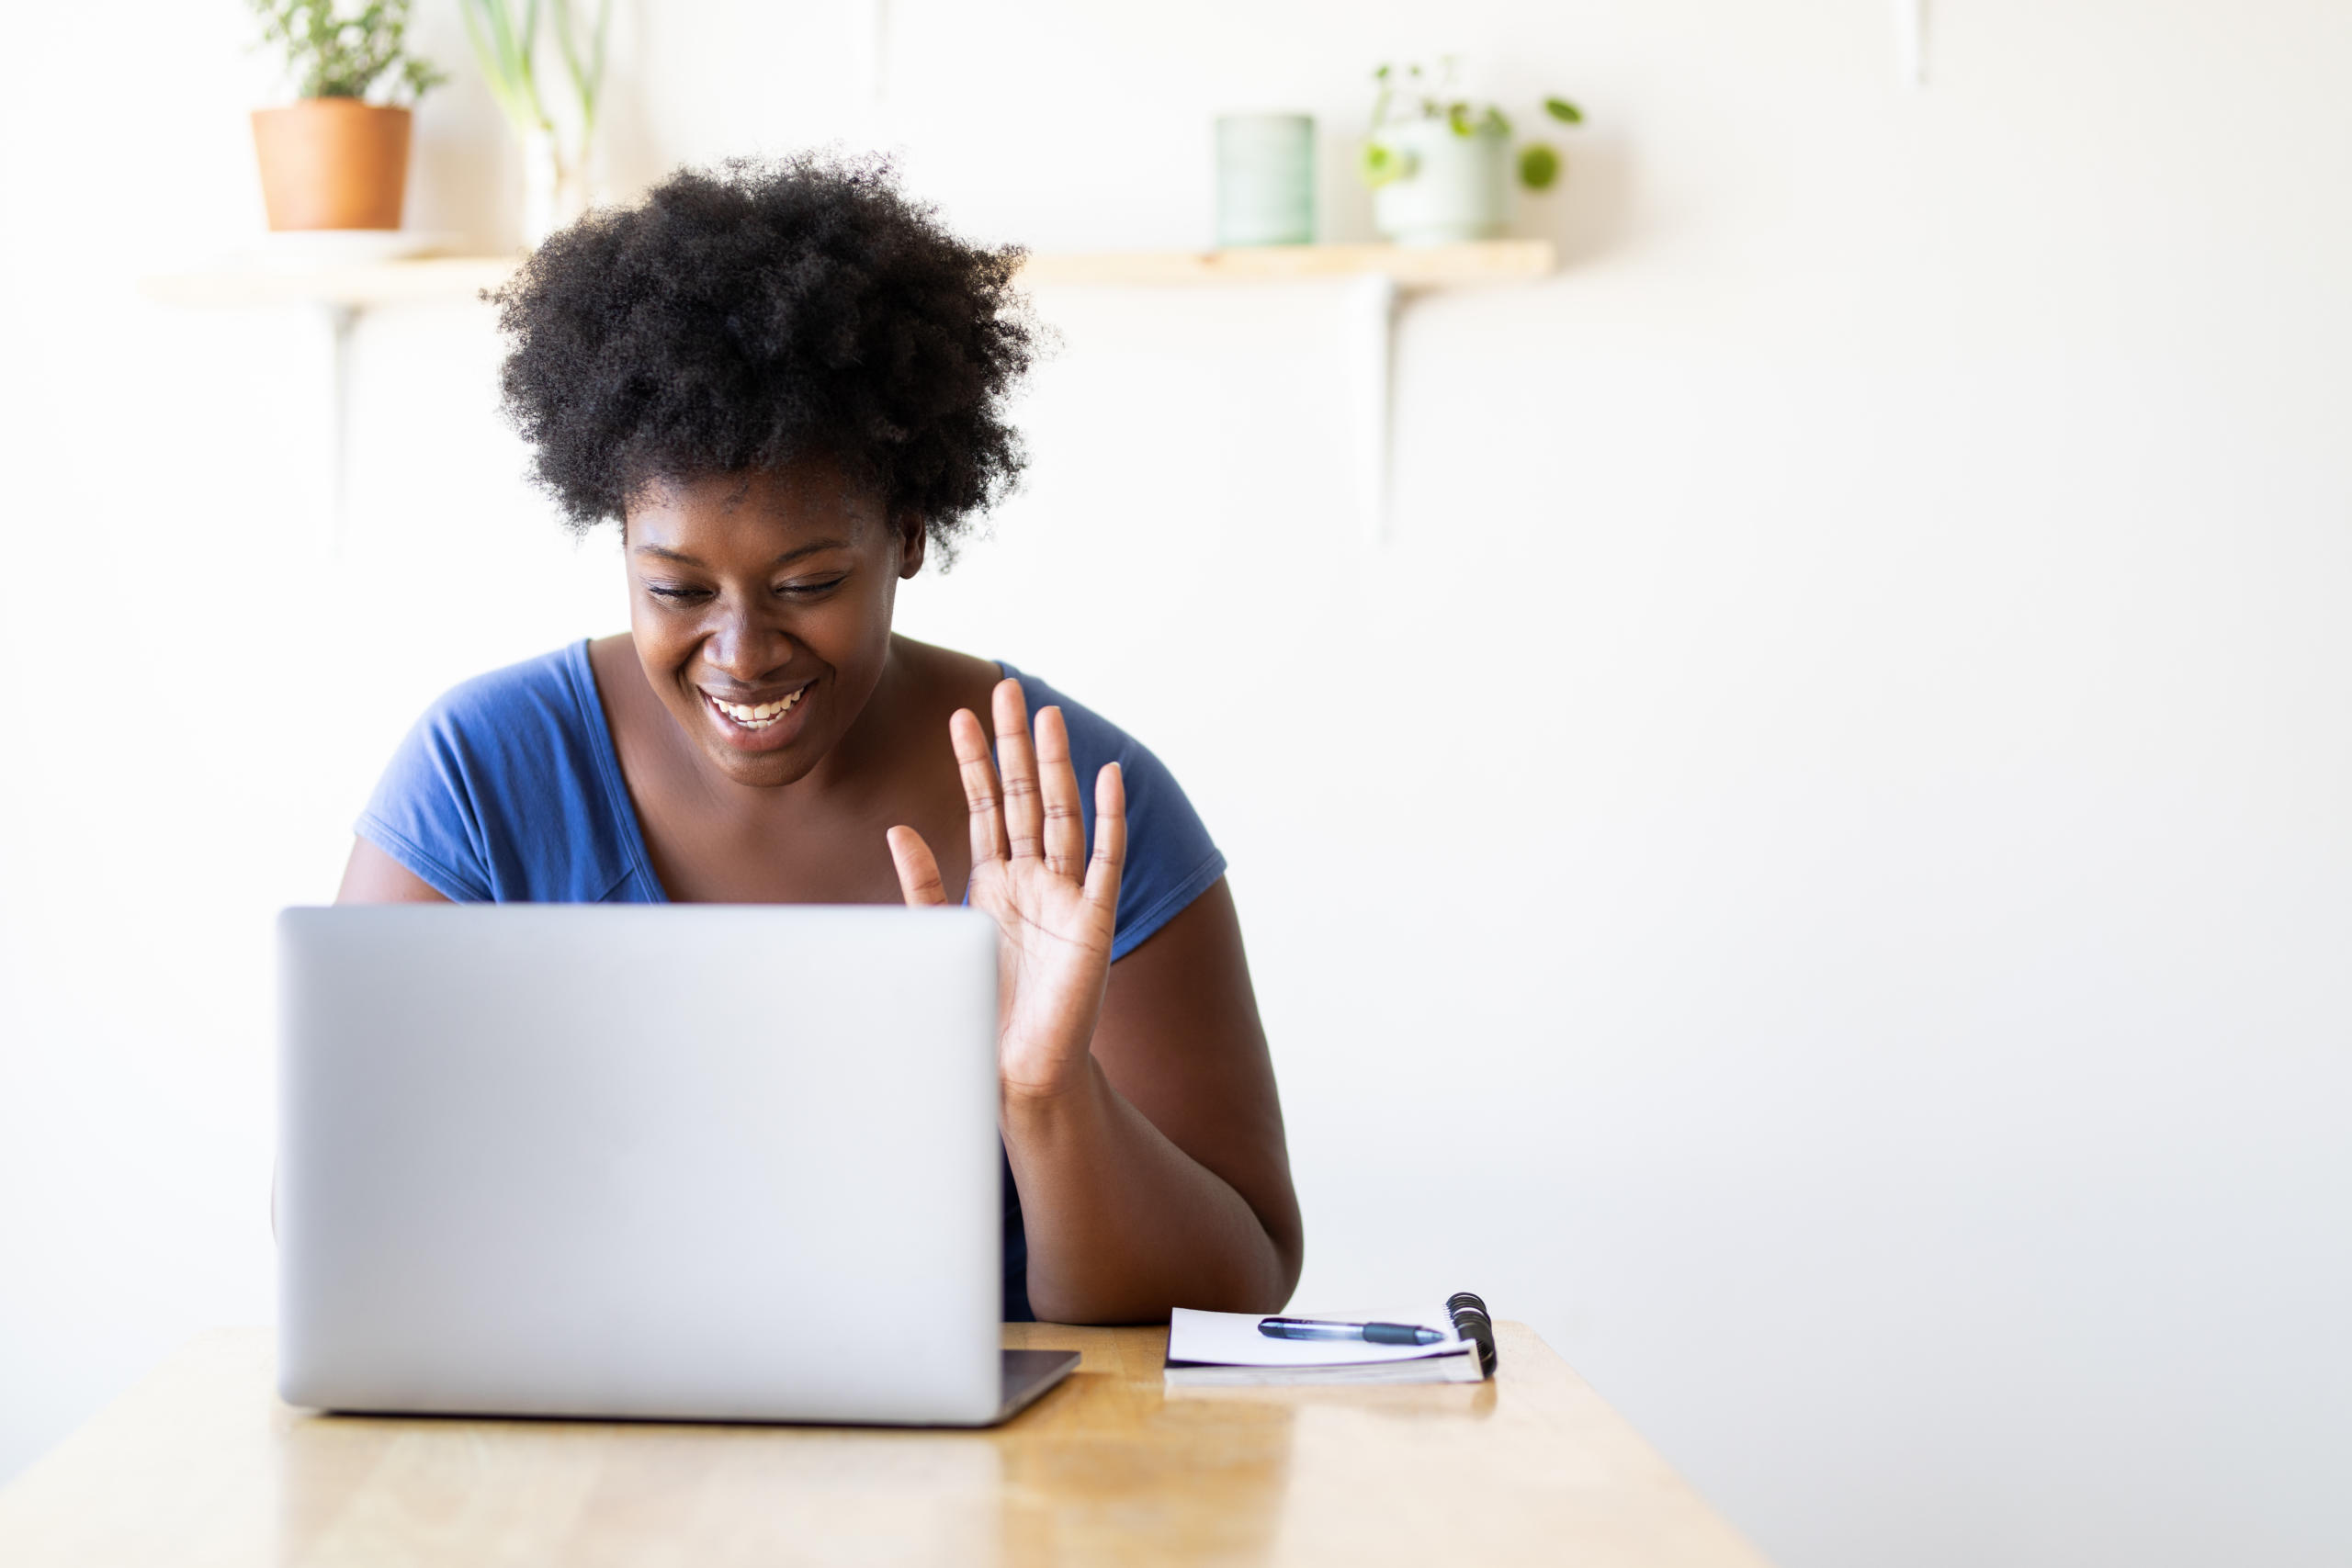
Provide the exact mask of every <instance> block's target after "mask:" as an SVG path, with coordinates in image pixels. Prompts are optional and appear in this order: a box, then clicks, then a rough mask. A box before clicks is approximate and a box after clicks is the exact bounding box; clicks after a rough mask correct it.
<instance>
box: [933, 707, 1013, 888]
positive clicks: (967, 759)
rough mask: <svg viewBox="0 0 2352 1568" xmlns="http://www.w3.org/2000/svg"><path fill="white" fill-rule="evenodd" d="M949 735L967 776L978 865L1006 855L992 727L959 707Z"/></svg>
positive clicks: (958, 764) (966, 795)
mask: <svg viewBox="0 0 2352 1568" xmlns="http://www.w3.org/2000/svg"><path fill="white" fill-rule="evenodd" d="M947 738H948V739H949V740H951V741H953V742H954V743H955V746H956V772H957V773H960V774H961V775H962V776H963V779H964V804H965V805H966V806H967V807H970V808H971V813H972V864H973V866H974V868H975V869H977V868H978V867H979V866H981V865H984V864H986V863H988V862H989V861H992V860H1002V859H1003V858H1004V816H1003V813H1002V812H1001V811H1000V810H999V809H998V804H997V792H996V764H994V763H993V762H990V761H989V737H988V731H986V730H984V729H982V728H980V716H979V715H978V714H976V713H974V712H973V711H972V710H971V709H970V708H957V709H956V716H955V717H953V718H951V719H949V720H948V721H947Z"/></svg>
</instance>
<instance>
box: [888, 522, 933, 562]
mask: <svg viewBox="0 0 2352 1568" xmlns="http://www.w3.org/2000/svg"><path fill="white" fill-rule="evenodd" d="M895 521H896V522H897V523H898V525H899V576H900V577H912V576H913V575H914V574H915V573H917V572H919V571H921V570H922V558H923V554H924V552H925V551H926V550H927V549H928V548H929V547H930V546H931V530H930V529H928V528H926V527H924V526H923V525H922V513H918V512H901V513H899V515H898V517H897V518H896V519H895Z"/></svg>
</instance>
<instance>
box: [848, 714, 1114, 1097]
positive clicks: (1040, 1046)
mask: <svg viewBox="0 0 2352 1568" xmlns="http://www.w3.org/2000/svg"><path fill="white" fill-rule="evenodd" d="M995 709H996V739H997V751H998V755H999V757H1000V758H1001V761H1002V762H1003V769H1004V772H1003V779H1002V782H1001V785H1000V783H999V780H998V775H997V768H996V765H995V764H994V763H992V762H991V761H989V739H988V735H987V733H986V732H985V731H984V730H982V729H981V728H980V721H979V718H978V716H976V715H975V714H973V712H972V711H971V709H969V708H961V709H958V710H957V711H956V716H954V717H953V718H951V719H950V720H948V724H947V733H948V738H949V739H950V740H952V741H953V742H954V744H955V748H956V767H957V769H958V770H959V771H960V772H961V773H962V774H963V779H964V798H965V801H966V802H967V805H968V806H969V807H970V808H971V826H972V882H971V894H970V898H971V904H972V907H973V908H976V909H981V910H985V911H986V912H987V913H988V914H989V915H990V916H991V917H993V918H994V919H995V920H996V923H997V931H998V932H999V933H1000V940H999V942H998V943H997V1041H998V1045H997V1052H998V1055H997V1063H998V1071H999V1073H1000V1075H1001V1077H1002V1079H1003V1082H1004V1087H1005V1089H1007V1090H1008V1091H1010V1092H1012V1093H1017V1094H1027V1095H1039V1096H1044V1095H1053V1094H1058V1093H1060V1092H1061V1091H1063V1090H1064V1089H1069V1088H1070V1087H1072V1086H1073V1085H1074V1084H1076V1083H1077V1082H1078V1081H1079V1080H1080V1077H1082V1075H1083V1073H1084V1071H1085V1067H1086V1061H1087V1051H1088V1048H1089V1046H1090V1045H1091V1043H1092V1042H1093V1039H1094V1026H1095V1023H1096V1021H1098V1020H1099V1019H1100V1018H1101V1017H1102V1013H1103V987H1104V985H1105V984H1106V983H1107V982H1108V981H1109V979H1110V975H1111V939H1112V936H1113V934H1114V931H1116V929H1117V924H1118V908H1119V874H1120V869H1121V867H1122V865H1123V864H1124V863H1125V858H1126V847H1127V813H1126V790H1125V782H1124V780H1122V778H1121V777H1120V774H1119V767H1118V764H1117V763H1115V762H1113V763H1109V764H1107V765H1105V766H1104V768H1103V771H1102V772H1101V773H1099V774H1097V775H1096V777H1095V780H1094V854H1093V857H1092V859H1091V860H1090V859H1089V858H1088V857H1087V853H1086V821H1085V818H1084V817H1083V816H1082V815H1081V814H1080V810H1079V794H1078V774H1077V772H1076V770H1075V769H1074V768H1073V767H1072V766H1071V763H1070V755H1069V730H1068V729H1067V728H1065V727H1064V726H1063V723H1062V714H1061V710H1060V709H1059V708H1051V707H1049V708H1045V709H1042V710H1040V712H1039V713H1038V715H1037V722H1036V735H1035V742H1034V743H1033V742H1032V739H1031V736H1030V727H1029V722H1028V705H1027V704H1026V703H1025V702H1024V701H1023V698H1022V694H1021V684H1020V682H1017V681H1011V680H1008V681H1004V682H1001V683H1000V684H999V685H998V686H997V688H996V695H995ZM889 840H890V859H891V861H892V863H894V864H895V865H896V866H897V867H898V872H899V888H900V890H901V891H902V892H903V893H904V894H905V895H906V900H907V902H908V903H909V904H910V905H915V906H927V905H938V904H944V903H946V902H947V890H946V888H945V887H944V886H942V884H941V882H940V879H939V862H938V859H937V857H935V856H934V855H933V853H932V852H931V846H930V845H928V844H926V843H924V842H923V839H922V834H921V833H918V832H916V831H915V830H914V829H912V828H903V827H901V828H893V829H890V834H889Z"/></svg>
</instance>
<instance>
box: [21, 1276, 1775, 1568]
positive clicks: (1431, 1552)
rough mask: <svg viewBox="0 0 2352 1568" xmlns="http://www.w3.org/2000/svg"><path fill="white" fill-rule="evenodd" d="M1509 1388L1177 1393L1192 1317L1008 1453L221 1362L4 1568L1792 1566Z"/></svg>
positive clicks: (230, 1337) (43, 1489)
mask: <svg viewBox="0 0 2352 1568" xmlns="http://www.w3.org/2000/svg"><path fill="white" fill-rule="evenodd" d="M1499 1332H1500V1348H1501V1354H1502V1359H1501V1369H1500V1372H1499V1374H1498V1377H1497V1378H1496V1380H1495V1381H1494V1382H1488V1383H1482V1384H1472V1385H1461V1384H1453V1385H1446V1384H1434V1385H1424V1386H1418V1387H1410V1388H1355V1389H1297V1388H1289V1389H1251V1390H1215V1391H1211V1390H1201V1391H1178V1392H1176V1393H1169V1392H1167V1391H1166V1390H1165V1389H1163V1387H1162V1385H1161V1382H1160V1375H1159V1361H1160V1352H1161V1349H1162V1348H1163V1346H1164V1345H1165V1344H1166V1341H1167V1333H1168V1331H1167V1330H1166V1329H1164V1328H1069V1327H1063V1326H1060V1325H1046V1324H1035V1325H1007V1327H1006V1329H1005V1343H1006V1344H1008V1345H1026V1346H1037V1347H1047V1348H1068V1349H1076V1350H1081V1351H1083V1352H1084V1353H1085V1360H1084V1362H1083V1363H1082V1364H1081V1366H1080V1370H1079V1371H1077V1372H1076V1373H1074V1374H1073V1375H1072V1376H1071V1377H1070V1379H1069V1381H1068V1382H1065V1383H1064V1384H1063V1385H1062V1386H1061V1387H1059V1388H1057V1389H1056V1390H1055V1391H1054V1392H1052V1393H1048V1394H1047V1395H1046V1397H1045V1398H1044V1399H1043V1400H1042V1401H1040V1402H1039V1403H1038V1404H1035V1406H1033V1407H1032V1408H1030V1409H1029V1410H1028V1411H1026V1412H1024V1413H1023V1414H1022V1415H1021V1416H1018V1417H1016V1418H1015V1419H1014V1420H1013V1421H1012V1422H1011V1423H1010V1424H1008V1425H1007V1426H1004V1427H999V1428H997V1429H995V1430H993V1431H988V1432H935V1431H913V1432H905V1431H895V1432H894V1431H881V1430H866V1429H847V1430H844V1429H841V1428H830V1429H829V1428H822V1427H695V1426H655V1425H605V1424H596V1423H586V1422H563V1421H474V1420H406V1419H397V1420H396V1419H388V1418H383V1417H354V1416H317V1415H312V1414H310V1413H308V1412H303V1411H296V1410H291V1409H288V1407H287V1406H285V1405H283V1404H279V1403H278V1402H277V1398H276V1396H275V1395H274V1394H273V1393H272V1392H271V1389H272V1383H273V1378H272V1365H271V1359H272V1340H271V1337H270V1335H269V1333H268V1332H267V1331H266V1330H260V1329H254V1330H223V1331H220V1332H218V1333H214V1334H210V1335H207V1336H205V1337H202V1338H200V1339H198V1340H196V1341H194V1342H193V1343H192V1344H190V1345H189V1346H188V1347H187V1348H186V1349H185V1350H183V1351H181V1352H180V1354H179V1355H177V1356H176V1357H175V1358H174V1359H172V1360H171V1361H169V1362H168V1363H166V1364H165V1365H164V1367H163V1368H162V1369H161V1370H160V1371H157V1372H156V1373H154V1374H153V1376H152V1377H150V1378H149V1379H148V1380H147V1381H146V1382H144V1383H142V1384H141V1385H140V1386H139V1387H138V1388H137V1389H135V1390H133V1391H132V1392H131V1393H130V1394H128V1395H126V1396H125V1397H124V1398H123V1399H122V1400H120V1401H119V1402H118V1403H117V1404H114V1405H113V1406H111V1407H110V1408H108V1409H107V1410H106V1411H104V1412H103V1413H101V1414H100V1415H99V1416H97V1417H96V1419H95V1420H93V1421H92V1422H91V1423H90V1424H89V1425H88V1426H87V1427H84V1428H83V1429H82V1430H81V1431H80V1432H79V1433H77V1434H75V1435H74V1437H73V1438H69V1439H68V1440H67V1441H66V1442H65V1443H64V1444H62V1446H61V1447H59V1448H58V1449H57V1450H55V1451H54V1452H52V1453H51V1454H50V1455H49V1456H48V1457H47V1458H46V1459H44V1460H42V1461H40V1463H39V1464H37V1465H35V1466H34V1467H33V1468H32V1469H31V1470H29V1471H28V1472H25V1473H24V1474H23V1475H22V1476H20V1477H19V1478H17V1481H16V1482H15V1483H13V1484H12V1485H10V1486H9V1487H8V1488H7V1489H6V1491H5V1492H0V1563H6V1564H7V1565H8V1568H52V1565H62V1564H69V1563H71V1564H80V1563H88V1564H106V1565H107V1568H118V1565H122V1564H190V1565H193V1564H205V1565H211V1564H223V1565H225V1564H245V1563H274V1564H280V1565H284V1568H297V1565H311V1564H348V1565H353V1568H371V1565H375V1564H390V1563H429V1564H433V1565H435V1568H458V1565H461V1564H469V1563H501V1564H520V1563H539V1562H548V1563H560V1564H564V1565H565V1568H596V1565H599V1564H606V1563H631V1564H638V1563H647V1564H675V1565H676V1568H722V1565H724V1564H729V1563H759V1564H763V1565H766V1564H780V1563H822V1564H829V1565H830V1564H837V1563H886V1562H887V1563H932V1562H941V1563H951V1562H952V1563H957V1564H988V1563H1000V1564H1006V1565H1008V1568H1010V1565H1017V1564H1030V1563H1069V1564H1073V1565H1086V1568H1091V1565H1094V1564H1106V1563H1116V1564H1129V1563H1133V1564H1145V1563H1236V1564H1240V1563H1332V1564H1347V1565H1351V1568H1353V1565H1357V1564H1365V1563H1410V1564H1412V1565H1413V1568H1449V1565H1452V1564H1464V1565H1474V1564H1476V1565H1483V1564H1497V1563H1537V1562H1540V1563H1547V1564H1550V1563H1575V1564H1577V1565H1579V1568H1611V1565H1615V1564H1637V1563H1638V1564H1645V1565H1646V1564H1658V1565H1663V1564H1669V1563H1670V1564H1678V1565H1690V1568H1732V1565H1735V1564H1740V1565H1753V1564H1758V1563H1760V1562H1762V1559H1761V1558H1760V1557H1758V1555H1757V1554H1756V1552H1755V1551H1754V1550H1753V1549H1752V1548H1751V1547H1749V1546H1748V1545H1747V1542H1746V1541H1744V1540H1741V1539H1740V1537H1739V1536H1738V1535H1737V1534H1736V1532H1734V1531H1733V1530H1732V1529H1731V1528H1730V1527H1729V1526H1728V1525H1726V1524H1724V1521H1723V1520H1722V1519H1721V1518H1719V1517H1716V1516H1715V1514H1714V1513H1713V1510H1711V1509H1710V1508H1709V1507H1708V1506H1706V1504H1705V1503H1704V1502H1702V1500H1701V1499H1700V1498H1699V1497H1698V1496H1697V1495H1696V1494H1694V1493H1693V1492H1692V1491H1691V1488H1690V1487H1689V1486H1687V1485H1686V1484H1684V1483H1683V1482H1682V1481H1681V1480H1680V1478H1679V1477H1678V1476H1677V1475H1676V1474H1675V1473H1674V1472H1673V1471H1671V1470H1670V1469H1668V1467H1667V1465H1666V1463H1665V1461H1662V1460H1660V1459H1659V1458H1658V1456H1657V1454H1656V1453H1655V1452H1653V1451H1652V1450H1651V1449H1650V1448H1649V1446H1648V1445H1647V1444H1646V1443H1645V1442H1643V1441H1642V1439H1641V1438H1639V1437H1638V1436H1636V1435H1635V1433H1634V1430H1633V1429H1632V1428H1631V1427H1628V1426H1627V1425H1626V1424H1625V1423H1624V1421H1623V1419H1622V1418H1621V1417H1619V1416H1618V1415H1617V1414H1616V1412H1614V1411H1612V1410H1611V1409H1610V1408H1609V1406H1608V1405H1606V1404H1603V1403H1601V1401H1600V1397H1599V1396H1598V1395H1596V1394H1595V1393H1593V1392H1592V1390H1591V1389H1590V1388H1589V1387H1588V1386H1586V1384H1585V1382H1583V1380H1582V1379H1580V1378H1578V1377H1577V1375H1576V1374H1575V1373H1574V1372H1572V1371H1569V1370H1568V1368H1567V1366H1566V1364H1565V1363H1564V1362H1562V1361H1561V1359H1559V1358H1558V1357H1557V1356H1555V1355H1554V1354H1553V1353H1552V1351H1551V1349H1550V1348H1548V1347H1546V1346H1545V1345H1544V1342H1543V1341H1542V1340H1540V1339H1538V1338H1537V1337H1535V1336H1534V1334H1532V1332H1530V1331H1529V1330H1528V1329H1527V1328H1526V1327H1524V1326H1523V1325H1519V1324H1511V1323H1506V1324H1503V1325H1499Z"/></svg>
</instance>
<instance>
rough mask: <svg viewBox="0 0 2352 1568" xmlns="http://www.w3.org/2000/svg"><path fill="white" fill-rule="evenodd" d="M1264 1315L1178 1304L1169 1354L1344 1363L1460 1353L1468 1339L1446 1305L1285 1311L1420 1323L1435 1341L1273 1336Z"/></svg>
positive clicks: (1232, 1361) (1251, 1362)
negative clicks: (1264, 1329) (1262, 1327)
mask: <svg viewBox="0 0 2352 1568" xmlns="http://www.w3.org/2000/svg"><path fill="white" fill-rule="evenodd" d="M1266 1315H1267V1314H1263V1313H1254V1312H1194V1311H1193V1309H1191V1308H1190V1307H1178V1308H1177V1309H1176V1310H1175V1311H1174V1312H1173V1313H1171V1314H1169V1321H1168V1359H1170V1361H1205V1362H1209V1363H1212V1364H1214V1365H1217V1366H1227V1367H1340V1366H1354V1365H1360V1364H1363V1363H1364V1362H1369V1361H1412V1360H1419V1359H1422V1358H1424V1357H1429V1356H1451V1355H1459V1354H1461V1353H1462V1348H1463V1345H1464V1340H1463V1339H1461V1338H1460V1337H1457V1336H1456V1335H1455V1334H1454V1332H1453V1318H1452V1317H1451V1316H1450V1315H1448V1314H1447V1313H1446V1311H1445V1309H1444V1308H1443V1307H1439V1308H1437V1309H1436V1310H1435V1311H1430V1310H1427V1309H1420V1308H1408V1309H1407V1310H1406V1311H1403V1312H1368V1313H1337V1312H1329V1313H1327V1312H1285V1313H1283V1314H1281V1315H1282V1316H1283V1317H1312V1318H1321V1319H1324V1320H1326V1321H1328V1322H1332V1323H1410V1324H1417V1325H1421V1326H1423V1327H1427V1328H1434V1329H1436V1330H1437V1331H1438V1332H1439V1333H1441V1334H1442V1335H1444V1336H1445V1337H1444V1338H1443V1339H1442V1340H1441V1341H1439V1342H1438V1343H1437V1344H1435V1345H1370V1344H1366V1343H1365V1342H1364V1341H1363V1340H1361V1339H1270V1338H1268V1337H1266V1336H1265V1335H1262V1334H1261V1333H1259V1332H1258V1325H1259V1324H1261V1323H1262V1322H1264V1321H1265V1318H1266Z"/></svg>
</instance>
